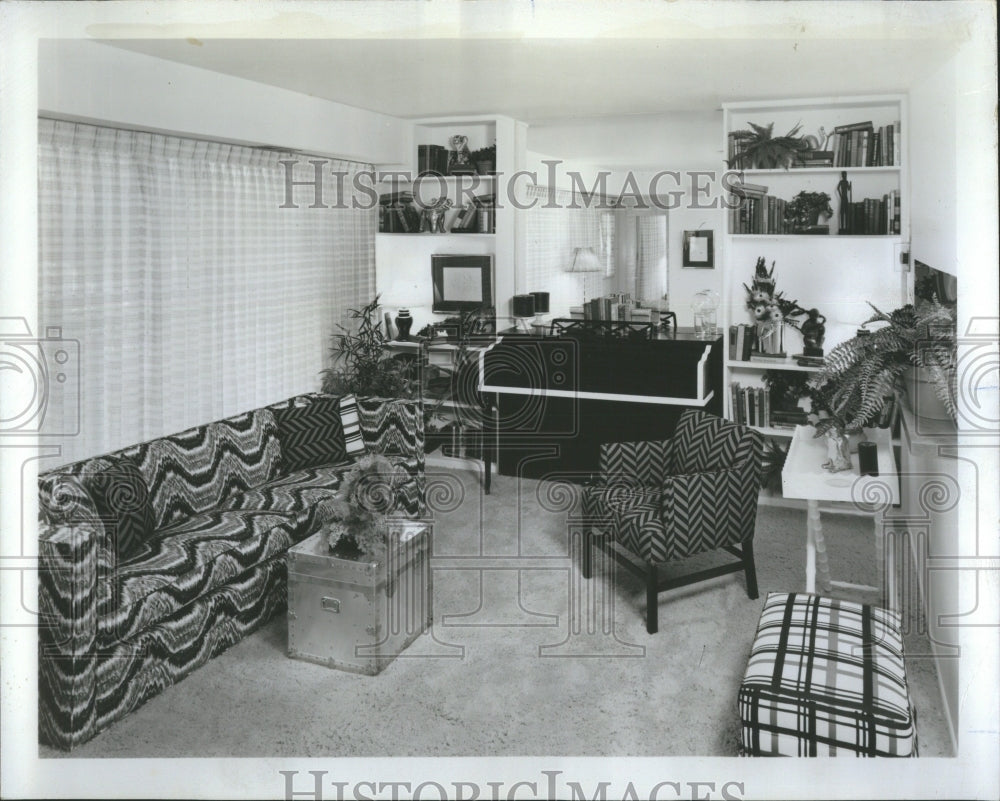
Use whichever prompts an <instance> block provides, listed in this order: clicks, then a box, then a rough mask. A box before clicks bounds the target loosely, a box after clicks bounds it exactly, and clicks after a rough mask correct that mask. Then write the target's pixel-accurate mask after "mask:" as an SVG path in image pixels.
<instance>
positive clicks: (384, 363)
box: [322, 295, 417, 398]
mask: <svg viewBox="0 0 1000 801" xmlns="http://www.w3.org/2000/svg"><path fill="white" fill-rule="evenodd" d="M350 315H351V318H352V319H353V320H357V321H358V323H357V330H356V331H353V332H352V331H349V330H348V329H347V328H345V327H344V326H342V325H338V326H337V327H338V328H339V329H340V333H337V334H334V335H333V340H334V345H333V347H332V348H331V349H330V352H331V353H332V355H333V362H334V366H333V367H329V368H327V369H325V370H323V372H322V376H323V385H322V387H323V392H329V393H331V394H334V395H344V394H346V393H349V392H352V393H354V394H356V395H370V396H374V397H382V398H412V397H415V396H416V392H417V384H416V381H415V378H414V371H413V368H412V365H410V364H408V363H406V362H405V361H401V360H397V359H393V358H390V357H388V356H387V355H386V351H385V343H386V338H385V334H384V333H383V332H382V326H381V323H380V319H379V296H378V295H376V296H375V299H374V300H372V301H371V302H369V303H368V304H367V305H366V306H364V307H363V308H361V309H351V310H350Z"/></svg>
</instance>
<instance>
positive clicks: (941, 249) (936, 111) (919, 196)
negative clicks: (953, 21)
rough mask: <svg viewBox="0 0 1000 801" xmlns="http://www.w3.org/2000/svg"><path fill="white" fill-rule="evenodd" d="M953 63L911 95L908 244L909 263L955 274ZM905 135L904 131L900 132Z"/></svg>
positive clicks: (926, 79) (956, 183) (907, 138)
mask: <svg viewBox="0 0 1000 801" xmlns="http://www.w3.org/2000/svg"><path fill="white" fill-rule="evenodd" d="M957 63H958V62H957V59H955V58H953V59H950V60H949V61H947V62H945V63H944V64H943V65H942V66H940V67H939V68H938V69H937V70H935V71H934V72H933V73H932V74H931V75H929V76H928V77H927V78H925V79H924V80H923V81H921V82H920V83H919V84H918V85H917V86H914V87H913V90H912V92H911V93H910V135H908V136H905V141H906V142H907V143H908V146H909V161H908V163H909V165H910V197H909V202H910V231H911V234H910V239H911V243H912V249H911V253H912V254H913V256H914V258H916V259H918V260H919V261H922V262H924V264H928V265H930V266H931V267H935V268H937V269H938V270H945V271H947V272H949V273H951V274H952V275H957V273H958V263H957V253H956V246H957V242H956V240H955V237H956V233H957V230H956V226H957V215H958V207H957V203H956V201H957V199H958V197H957V196H958V175H957V173H956V171H955V167H956V161H957V153H956V148H957V146H958V139H957V134H956V127H955V125H956V119H955V112H956V101H957V97H956V93H957V84H956V81H957V77H958V76H957V74H956V70H957ZM904 133H905V132H904Z"/></svg>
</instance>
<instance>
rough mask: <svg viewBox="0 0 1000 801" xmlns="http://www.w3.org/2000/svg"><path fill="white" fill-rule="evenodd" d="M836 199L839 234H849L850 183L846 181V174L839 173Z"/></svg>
mask: <svg viewBox="0 0 1000 801" xmlns="http://www.w3.org/2000/svg"><path fill="white" fill-rule="evenodd" d="M837 197H838V198H839V199H840V207H839V208H838V212H839V214H838V225H839V228H840V230H839V233H841V234H849V233H850V232H851V182H850V181H848V180H847V172H846V171H844V172H841V173H840V183H838V184H837Z"/></svg>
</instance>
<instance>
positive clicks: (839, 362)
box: [810, 298, 957, 434]
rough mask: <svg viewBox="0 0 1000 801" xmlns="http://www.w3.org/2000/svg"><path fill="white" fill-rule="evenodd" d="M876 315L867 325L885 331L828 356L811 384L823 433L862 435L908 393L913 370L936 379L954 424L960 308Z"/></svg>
mask: <svg viewBox="0 0 1000 801" xmlns="http://www.w3.org/2000/svg"><path fill="white" fill-rule="evenodd" d="M868 305H869V306H871V307H872V309H874V311H875V313H874V314H873V315H872V316H871V317H870V318H869V319H868V320H867V321H866V322H865V325H869V324H872V323H876V322H880V323H886V325H884V326H883V327H881V328H879V329H878V330H876V331H873V332H872V333H870V334H866V335H860V336H856V337H853V338H851V339H849V340H847V341H845V342H841V343H840V344H839V345H837V347H835V348H834V349H833V350H832V351H830V353H829V354H828V355H827V357H826V364H825V365H824V367H823V369H822V371H820V373H818V374H817V375H815V376H814V377H813V378H812V380H811V381H810V386H811V387H812V389H813V390H814V392H815V397H816V399H817V401H818V405H819V407H820V408H821V409H822V410H824V411H825V413H826V417H824V418H823V419H821V420H819V421H818V422H817V426H816V428H817V434H822V433H825V432H826V431H828V430H830V429H832V428H836V429H838V430H840V431H841V432H851V431H857V430H859V429H860V428H862V427H863V426H866V425H870V424H871V423H872V421H873V419H874V418H875V417H876V415H878V414H879V413H880V412H881V410H882V408H883V406H884V405H885V403H886V398H887V397H889V396H891V395H892V394H893V393H894V390H896V389H904V390H905V389H906V386H905V381H904V376H905V375H906V374H907V373H908V371H910V369H911V368H913V367H918V368H921V369H922V370H923V371H925V372H926V373H927V374H928V375H929V377H930V378H931V380H932V382H933V385H934V388H935V392H936V394H937V397H938V398H939V399H940V401H941V403H942V404H943V405H944V407H945V409H946V410H947V413H948V414H949V415H950V416H951V418H952V419H954V418H955V417H956V416H957V408H956V394H955V393H956V381H955V378H956V363H957V356H956V339H955V325H956V323H955V309H954V307H951V306H944V305H942V304H941V303H939V302H938V301H937V299H936V298H933V299H931V300H930V301H925V302H922V303H920V304H918V305H917V306H913V305H912V304H908V305H906V306H903V307H902V308H899V309H896V310H895V311H892V312H890V313H889V314H886V313H884V312H882V311H880V310H879V309H878V308H876V307H875V306H873V305H872V304H871V303H869V304H868Z"/></svg>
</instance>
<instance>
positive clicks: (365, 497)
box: [317, 454, 408, 559]
mask: <svg viewBox="0 0 1000 801" xmlns="http://www.w3.org/2000/svg"><path fill="white" fill-rule="evenodd" d="M407 477H408V476H407V474H406V470H405V469H403V468H402V467H399V466H396V465H394V464H393V463H392V462H391V461H389V459H387V458H386V457H385V456H383V455H381V454H369V455H367V456H362V457H361V458H360V459H359V460H358V461H357V463H356V464H355V465H354V466H353V467H352V468H351V469H350V470H349V471H348V473H347V474H346V475H345V476H344V480H343V482H341V485H340V487H339V488H338V489H337V492H336V494H335V495H334V496H333V497H332V498H328V499H326V500H323V501H320V503H319V504H318V506H317V516H318V517H319V519H320V520H322V521H323V523H324V525H325V527H326V535H327V544H328V545H329V547H330V550H331V551H334V552H336V553H337V554H338V555H339V556H341V557H342V558H345V559H357V558H360V557H379V556H382V555H384V554H385V552H386V548H387V546H388V533H389V520H390V519H391V518H392V517H393V515H394V514H395V513H396V509H397V507H398V505H399V495H398V489H399V487H400V486H401V485H402V484H404V483H405V482H406V479H407Z"/></svg>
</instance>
